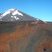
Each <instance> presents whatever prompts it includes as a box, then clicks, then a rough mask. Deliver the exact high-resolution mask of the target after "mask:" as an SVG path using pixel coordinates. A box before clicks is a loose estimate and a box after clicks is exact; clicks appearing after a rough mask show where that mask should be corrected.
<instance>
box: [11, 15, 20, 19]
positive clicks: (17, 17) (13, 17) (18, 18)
mask: <svg viewBox="0 0 52 52" xmlns="http://www.w3.org/2000/svg"><path fill="white" fill-rule="evenodd" d="M11 17H12V18H15V19H16V20H18V19H19V18H18V17H16V16H11Z"/></svg>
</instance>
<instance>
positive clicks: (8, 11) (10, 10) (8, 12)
mask: <svg viewBox="0 0 52 52" xmlns="http://www.w3.org/2000/svg"><path fill="white" fill-rule="evenodd" d="M14 10H15V9H9V10H7V11H6V12H5V13H3V14H2V15H1V16H2V17H3V16H6V15H7V14H10V13H11V12H12V11H14Z"/></svg>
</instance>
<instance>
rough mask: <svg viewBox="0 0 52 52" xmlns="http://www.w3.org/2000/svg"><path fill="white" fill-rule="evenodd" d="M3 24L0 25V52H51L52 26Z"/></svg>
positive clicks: (41, 24)
mask: <svg viewBox="0 0 52 52" xmlns="http://www.w3.org/2000/svg"><path fill="white" fill-rule="evenodd" d="M5 24H7V25H5ZM5 24H4V23H0V52H52V24H46V23H35V22H24V23H22V22H20V24H16V23H13V24H14V25H13V24H8V23H5ZM10 30H11V31H10Z"/></svg>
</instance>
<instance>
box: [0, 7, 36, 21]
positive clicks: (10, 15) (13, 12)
mask: <svg viewBox="0 0 52 52" xmlns="http://www.w3.org/2000/svg"><path fill="white" fill-rule="evenodd" d="M16 20H19V21H29V20H30V21H33V20H36V18H33V17H31V16H29V15H27V14H25V13H23V12H21V11H19V10H17V9H13V8H12V9H9V10H7V11H6V12H4V13H3V14H2V15H1V16H0V21H16Z"/></svg>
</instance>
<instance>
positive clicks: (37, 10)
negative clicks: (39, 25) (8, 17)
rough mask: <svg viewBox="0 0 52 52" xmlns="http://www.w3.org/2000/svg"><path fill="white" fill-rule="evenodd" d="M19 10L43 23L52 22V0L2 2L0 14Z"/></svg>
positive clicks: (0, 3)
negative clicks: (9, 10)
mask: <svg viewBox="0 0 52 52" xmlns="http://www.w3.org/2000/svg"><path fill="white" fill-rule="evenodd" d="M10 8H17V9H19V10H21V11H23V12H24V13H27V14H29V15H31V16H33V17H36V18H38V19H41V20H43V21H52V0H0V12H5V11H6V10H8V9H10Z"/></svg>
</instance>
